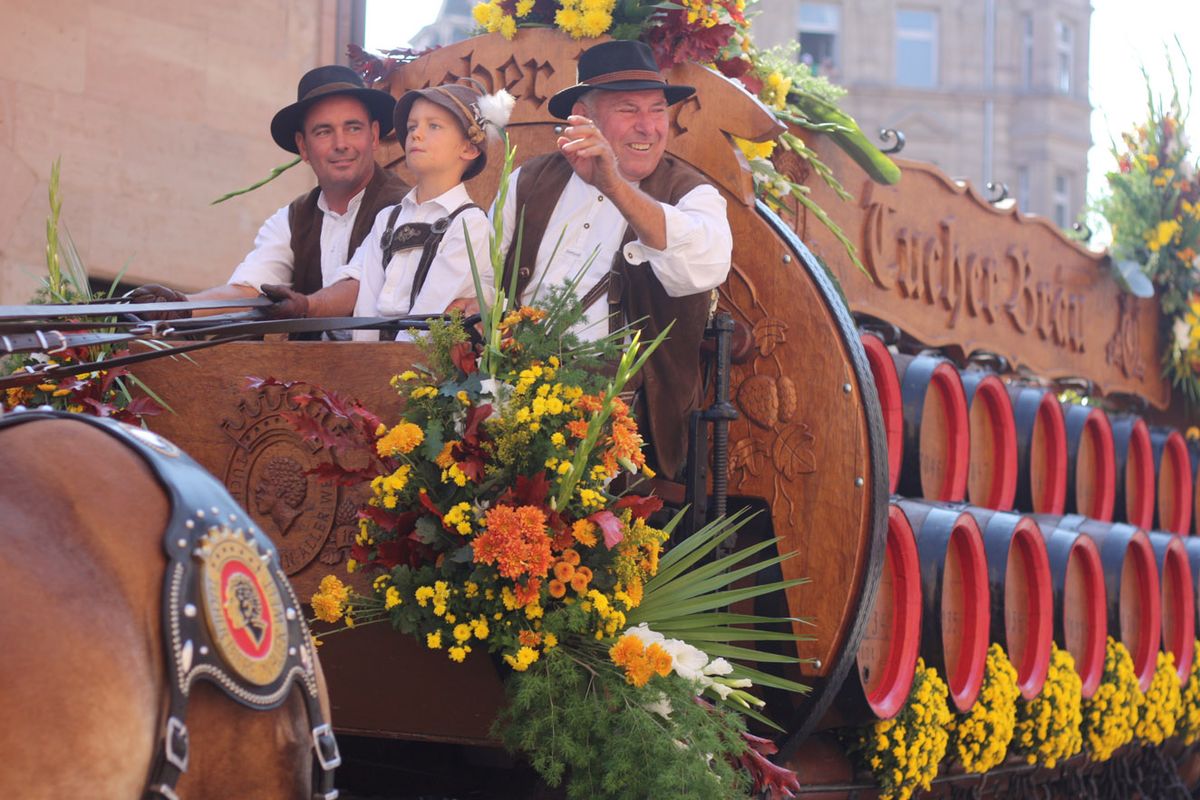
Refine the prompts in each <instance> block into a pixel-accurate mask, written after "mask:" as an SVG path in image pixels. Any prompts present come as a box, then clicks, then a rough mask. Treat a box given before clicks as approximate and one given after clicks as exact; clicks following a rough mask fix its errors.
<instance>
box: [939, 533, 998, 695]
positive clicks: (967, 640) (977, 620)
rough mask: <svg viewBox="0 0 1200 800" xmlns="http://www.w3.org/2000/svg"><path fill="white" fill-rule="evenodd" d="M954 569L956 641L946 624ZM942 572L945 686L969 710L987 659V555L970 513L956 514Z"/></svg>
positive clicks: (949, 609) (981, 685) (981, 678)
mask: <svg viewBox="0 0 1200 800" xmlns="http://www.w3.org/2000/svg"><path fill="white" fill-rule="evenodd" d="M955 570H958V571H961V573H962V574H960V575H958V580H957V584H958V586H959V587H961V589H962V596H961V597H960V598H958V599H959V601H960V603H958V604H957V605H960V606H961V608H962V612H963V613H962V620H961V623H962V636H961V638H960V639H959V640H958V642H957V647H958V649H957V651H956V648H955V644H956V643H955V642H954V638H953V636H952V635H951V636H949V637H948V636H947V631H951V630H953V624H948V623H947V616H946V615H947V612H948V611H949V612H950V613H953V609H954V607H955V605H956V604H955V603H948V602H947V599H946V596H945V593H946V584H950V585H951V588H953V584H954V583H956V581H955V577H954V576H955ZM945 574H946V576H947V578H946V581H945V583H944V584H943V588H942V597H941V598H939V600H940V601H941V609H942V647H943V649H944V650H945V652H946V685H947V686H948V687H949V689H950V697H951V699H952V700H953V701H954V705H955V706H956V707H957V708H958V710H959V711H963V712H965V711H969V710H970V709H971V707H972V706H973V705H975V700H976V699H977V698H978V697H979V691H980V689H981V688H982V687H983V671H984V667H985V666H986V662H987V648H988V615H989V606H990V597H989V596H988V577H987V554H986V553H985V551H984V548H983V535H982V534H981V533H980V531H979V525H978V524H977V523H976V522H975V518H974V517H972V516H971V515H970V514H966V513H963V514H959V515H958V518H957V519H956V520H955V521H954V526H953V528H952V529H951V531H950V541H949V542H948V543H947V546H946V562H945ZM948 640H949V641H948Z"/></svg>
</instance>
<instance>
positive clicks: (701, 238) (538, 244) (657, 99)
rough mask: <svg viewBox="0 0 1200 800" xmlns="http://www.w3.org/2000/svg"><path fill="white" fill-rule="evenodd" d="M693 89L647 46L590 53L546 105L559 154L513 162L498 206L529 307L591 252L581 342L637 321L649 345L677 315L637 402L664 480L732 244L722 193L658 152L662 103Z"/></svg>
mask: <svg viewBox="0 0 1200 800" xmlns="http://www.w3.org/2000/svg"><path fill="white" fill-rule="evenodd" d="M694 93H695V89H693V88H692V87H690V86H678V85H670V84H668V83H667V82H666V80H665V79H664V78H663V76H662V74H661V73H660V72H659V70H658V66H657V64H655V62H654V58H653V55H652V54H651V52H650V48H648V47H647V46H646V45H644V44H642V43H641V42H632V41H610V42H604V43H602V44H598V45H596V46H595V47H592V48H590V49H588V50H586V51H585V52H584V53H583V54H582V55H581V56H580V58H579V73H578V82H577V83H576V84H575V85H574V86H571V87H569V88H567V89H564V90H563V91H561V92H559V93H558V94H556V95H554V97H552V98H551V99H550V104H549V109H550V113H551V114H553V115H554V116H556V117H558V118H559V119H565V120H567V122H568V123H569V126H568V127H567V128H566V129H565V130H564V131H563V135H562V137H560V138H559V140H558V152H555V153H551V154H549V155H545V156H539V157H537V158H534V159H531V160H530V161H528V162H526V163H525V164H524V165H522V166H521V168H520V169H518V170H516V171H515V172H514V173H513V179H512V182H511V183H510V185H509V186H510V188H509V193H508V197H507V198H506V202H505V205H504V241H503V247H504V249H505V252H506V253H507V260H506V261H505V276H504V278H505V281H504V285H506V286H507V285H510V279H511V278H512V276H513V273H514V272H515V273H516V278H517V287H518V295H520V296H521V297H522V299H523V300H524V301H525V302H528V301H529V300H530V299H531V297H530V296H529V293H528V292H527V291H526V290H527V289H529V290H532V287H535V286H538V285H539V284H544V285H555V284H561V283H565V282H566V281H567V279H569V278H570V277H572V276H574V275H575V274H576V273H577V272H578V271H579V269H580V268H581V266H582V265H583V264H584V262H585V261H586V259H587V258H588V257H590V256H591V255H592V253H593V252H595V253H596V258H595V259H594V261H593V262H592V264H591V267H590V268H589V269H588V272H587V274H586V275H585V276H584V277H583V279H582V281H581V282H580V284H579V291H580V292H581V293H583V295H584V297H583V301H584V305H585V306H586V307H587V315H586V320H587V322H588V323H590V324H589V326H588V329H587V330H585V331H583V335H584V336H590V337H591V338H598V337H600V336H603V335H605V334H607V333H608V332H609V330H610V329H612V328H615V327H620V326H621V325H623V324H626V323H631V324H634V325H635V326H636V327H638V328H639V329H641V330H642V332H643V337H644V338H646V339H649V338H653V337H654V336H656V335H657V334H658V333H659V332H660V331H662V330H663V329H664V328H666V326H667V325H669V324H671V323H672V322H673V323H674V327H673V328H672V329H671V333H670V338H669V339H668V340H667V341H666V342H664V343H663V345H662V346H661V347H660V348H659V349H658V350H657V351H656V352H655V354H654V355H653V356H652V357H651V359H650V361H649V362H648V363H647V364H646V367H645V368H644V369H643V371H642V376H641V377H642V381H643V383H642V390H643V391H642V394H643V398H644V401H645V406H644V407H643V408H640V409H639V414H640V418H641V419H642V420H644V421H648V423H649V424H648V433H649V436H648V437H647V438H648V439H649V444H650V451H651V453H650V454H651V455H652V456H653V458H652V460H653V461H654V463H655V464H656V466H657V467H658V468H659V469H660V470H661V471H662V472H663V473H664V477H667V478H672V479H673V478H675V477H677V476H678V474H679V472H680V471H681V469H682V466H683V462H684V460H685V458H686V454H687V434H686V431H687V419H688V414H689V413H690V412H691V411H692V410H693V409H695V408H698V407H699V405H700V403H701V401H702V387H701V375H700V362H699V348H700V341H701V339H702V338H703V335H704V327H705V325H706V324H707V320H708V312H709V305H710V296H711V290H712V289H714V288H715V287H717V286H719V285H721V284H722V283H724V281H725V278H726V276H727V275H728V274H729V266H730V257H731V253H732V249H733V237H732V235H731V233H730V230H729V222H728V220H727V219H726V216H725V200H724V198H722V197H721V195H720V193H719V192H718V191H717V190H716V188H715V187H713V186H712V185H711V184H709V183H708V182H707V181H706V180H705V178H704V176H702V175H701V174H700V173H699V172H697V171H696V170H694V169H692V168H691V167H689V166H687V165H686V164H684V163H682V162H680V161H678V160H677V159H675V158H673V157H671V156H668V155H666V154H665V153H666V147H667V138H668V131H669V124H670V118H669V111H668V108H669V106H671V105H673V104H675V103H677V102H679V101H680V100H684V99H686V98H688V97H690V96H691V95H692V94H694ZM521 210H523V211H524V215H525V216H524V228H523V231H524V233H523V240H522V247H521V252H520V253H518V252H517V248H516V247H515V246H513V245H514V236H515V230H516V224H517V217H518V214H519V213H520V211H521ZM560 233H561V235H562V239H561V243H560V242H559V236H560ZM556 248H557V254H555V250H556ZM643 432H644V433H645V432H647V430H646V428H645V427H643Z"/></svg>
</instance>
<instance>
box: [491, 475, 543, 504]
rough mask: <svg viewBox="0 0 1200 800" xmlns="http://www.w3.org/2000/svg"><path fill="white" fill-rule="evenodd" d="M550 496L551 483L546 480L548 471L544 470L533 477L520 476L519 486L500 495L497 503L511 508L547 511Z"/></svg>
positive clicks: (518, 478) (518, 479)
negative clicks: (531, 508)
mask: <svg viewBox="0 0 1200 800" xmlns="http://www.w3.org/2000/svg"><path fill="white" fill-rule="evenodd" d="M549 495H550V481H548V480H547V479H546V471H545V470H542V471H541V472H539V473H537V474H536V475H533V476H526V475H518V476H517V485H516V486H515V487H513V488H510V489H509V490H508V491H506V492H505V493H504V494H502V495H500V497H499V498H498V499H497V500H496V502H497V503H500V504H502V505H510V506H537V507H538V508H540V509H542V510H543V511H547V510H548V509H547V507H546V498H547V497H549Z"/></svg>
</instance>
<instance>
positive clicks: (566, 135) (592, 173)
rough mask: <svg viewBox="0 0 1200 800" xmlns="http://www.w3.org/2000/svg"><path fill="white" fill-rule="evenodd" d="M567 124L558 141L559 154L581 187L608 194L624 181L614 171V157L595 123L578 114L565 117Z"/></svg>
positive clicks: (616, 171)
mask: <svg viewBox="0 0 1200 800" xmlns="http://www.w3.org/2000/svg"><path fill="white" fill-rule="evenodd" d="M567 122H568V123H570V124H569V125H568V126H567V127H566V128H565V129H563V135H562V136H560V137H558V142H557V145H558V150H559V152H560V153H562V154H563V156H564V157H565V158H566V159H567V163H568V164H570V165H571V169H573V170H575V174H576V175H578V176H579V177H580V178H581V179H583V181H584V183H587V184H590V185H592V186H595V187H596V188H597V189H599V190H600V191H601V192H605V193H607V192H608V190H610V189H611V188H612V187H613V186H614V185H615V184H616V182H617V181H621V180H623V179H622V178H621V173H620V172H619V171H618V170H617V156H616V154H615V153H613V149H612V146H611V145H610V144H609V143H608V140H607V139H605V138H604V134H603V133H601V132H600V128H599V127H598V126H597V125H596V123H595V122H593V121H592V120H590V119H588V118H587V117H584V116H581V115H579V114H572V115H571V116H569V117H567Z"/></svg>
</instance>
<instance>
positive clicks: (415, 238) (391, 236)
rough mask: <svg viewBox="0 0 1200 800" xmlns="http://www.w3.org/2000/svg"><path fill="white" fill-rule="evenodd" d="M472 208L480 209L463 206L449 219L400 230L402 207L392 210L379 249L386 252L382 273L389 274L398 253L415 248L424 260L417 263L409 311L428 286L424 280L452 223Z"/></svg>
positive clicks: (408, 224)
mask: <svg viewBox="0 0 1200 800" xmlns="http://www.w3.org/2000/svg"><path fill="white" fill-rule="evenodd" d="M470 208H479V206H477V205H476V204H474V203H463V204H462V205H461V206H459V207H458V208H456V209H454V210H453V211H451V212H450V213H449V214H447V215H446V216H444V217H442V218H440V219H437V220H434V221H433V222H406V223H404V224H403V225H401V226H399V227H397V226H396V220H397V219H398V218H399V216H400V206H399V205H396V206H395V207H394V208H393V209H392V213H390V214H389V215H388V222H387V227H386V228H385V229H384V231H383V235H382V236H380V237H379V249H380V250H381V251H382V252H383V260H382V262H381V263H382V265H383V269H384V270H385V271H386V270H387V268H388V264H390V263H391V261H392V256H394V255H395V254H396V253H399V252H401V251H402V250H412V249H414V248H416V247H420V248H421V260H420V261H419V262H417V271H416V274H415V275H413V285H412V289H411V290H410V291H409V294H408V307H409V308H410V309H411V308H412V307H413V304H414V303H416V302H417V295H418V294H420V293H421V289H422V288H423V287H424V286H425V280H426V279H427V278H428V277H429V268H430V267H431V266H432V265H433V259H434V258H435V257H436V256H437V251H438V247H439V246H440V245H441V243H442V239H443V238H444V237H445V236H446V231H447V230H449V229H450V223H451V222H453V221H454V218H455V217H457V216H458V215H459V214H461V213H462V212H464V211H466V210H467V209H470Z"/></svg>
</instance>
